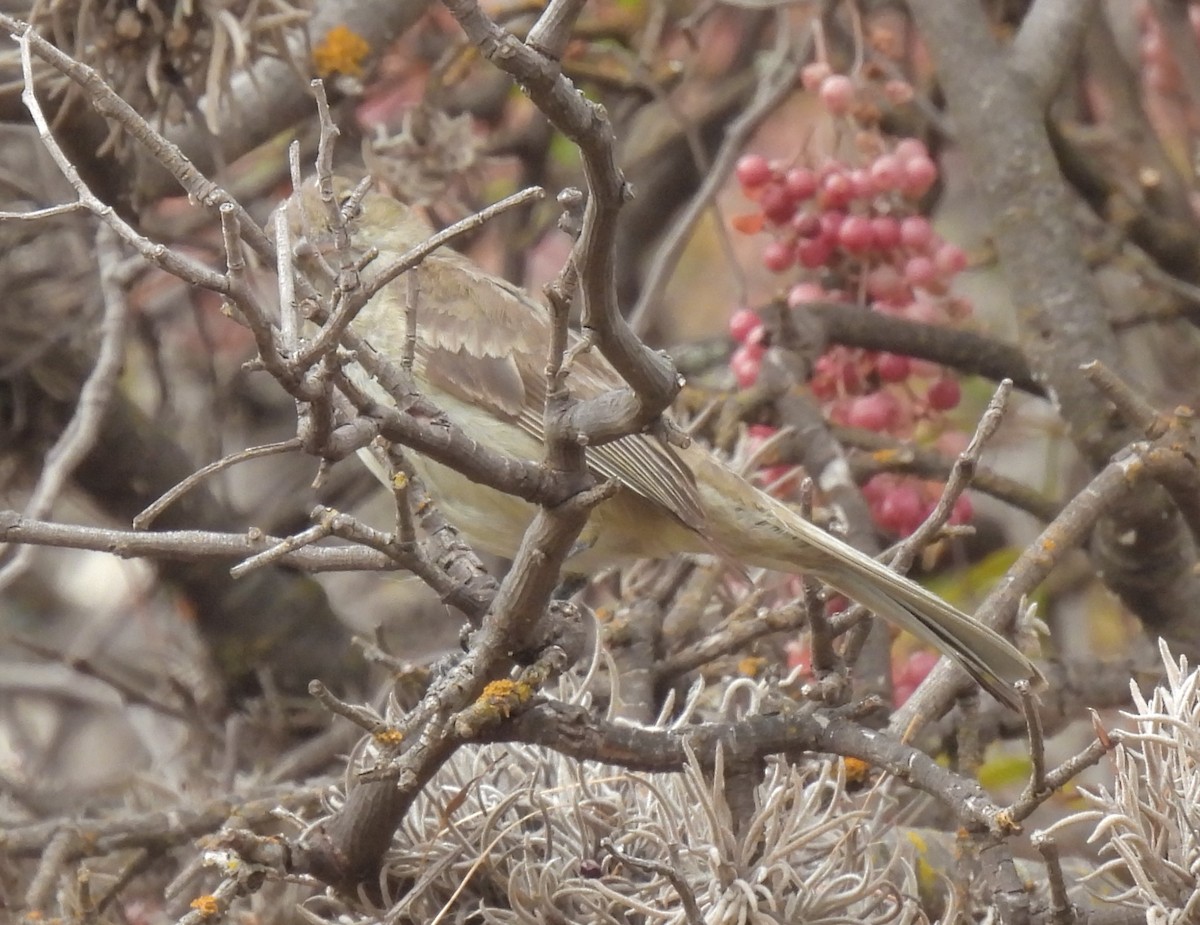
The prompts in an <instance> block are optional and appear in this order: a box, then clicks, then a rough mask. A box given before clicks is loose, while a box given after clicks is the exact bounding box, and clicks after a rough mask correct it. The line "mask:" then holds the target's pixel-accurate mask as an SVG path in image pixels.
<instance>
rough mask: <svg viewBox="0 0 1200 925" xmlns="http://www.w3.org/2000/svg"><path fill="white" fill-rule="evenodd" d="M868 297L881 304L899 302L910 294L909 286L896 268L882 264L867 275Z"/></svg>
mask: <svg viewBox="0 0 1200 925" xmlns="http://www.w3.org/2000/svg"><path fill="white" fill-rule="evenodd" d="M866 285H867V295H869V296H870V297H871V298H872V299H875V300H877V301H880V302H899V301H901V300H903V299H904V298H905V297H906V296H907V295H908V293H909V288H908V284H907V283H906V282H904V277H903V276H901V275H900V271H898V270H897V269H896V268H895V267H893V266H892V265H891V264H888V263H881V264H879V266H877V267H872V268H871V269H870V271H868V273H867V279H866Z"/></svg>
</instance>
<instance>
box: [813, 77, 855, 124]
mask: <svg viewBox="0 0 1200 925" xmlns="http://www.w3.org/2000/svg"><path fill="white" fill-rule="evenodd" d="M817 92H818V94H819V95H820V97H821V102H822V103H824V104H825V108H826V109H828V110H829V111H830V112H831V113H833V114H834V115H835V116H844V115H845V114H846V113H848V112H849V111H850V107H851V106H853V105H854V95H855V90H854V81H853V80H851V79H850V78H849V77H847V76H846V75H845V74H830V75H829V76H828V77H826V78H825V79H824V80H822V81H821V88H820V90H818V91H817Z"/></svg>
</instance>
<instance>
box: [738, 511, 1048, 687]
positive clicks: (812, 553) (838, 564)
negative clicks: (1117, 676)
mask: <svg viewBox="0 0 1200 925" xmlns="http://www.w3.org/2000/svg"><path fill="white" fill-rule="evenodd" d="M766 503H767V505H769V510H768V511H761V509H760V511H761V513H762V514H769V517H767V518H760V519H759V522H758V526H759V527H760V528H762V527H769V528H775V529H779V530H782V531H783V534H784V535H783V536H781V537H778V539H779V540H782V541H783V543H784V544H787V545H782V544H781V543H778V542H776V543H771V544H770V545H772V546H774V549H773V550H772V551H771V553H770V554H769V556H767V557H764V558H769V559H770V560H773V561H770V562H768V561H760V562H759V563H757V564H760V565H764V566H768V567H772V568H776V569H780V568H783V569H787V570H788V571H796V570H799V571H804V572H807V573H808V574H811V575H813V576H815V577H817V578H819V579H821V580H822V581H825V582H826V583H828V584H829V585H830V586H832V587H833V588H835V589H836V590H838V591H840V592H841V593H842V594H845V595H846V596H847V597H849V598H850V599H851V600H854V601H857V602H858V603H860V604H862V605H863V606H864V607H867V608H868V609H869V610H872V611H874V612H875V613H876V614H877V615H879V616H880V617H883V618H884V619H885V620H887V621H889V622H891V623H894V624H895V625H896V626H898V627H900V628H901V629H904V630H907V631H908V632H910V633H912V634H913V635H914V636H916V637H917V638H919V639H921V640H923V641H925V642H927V643H929V644H930V645H932V646H934V647H935V648H936V649H937V650H938V651H939V652H941V653H943V654H944V655H948V656H950V657H951V658H953V659H954V660H955V661H956V662H958V663H959V664H960V665H961V666H962V667H963V668H964V669H965V670H966V672H967V673H968V674H969V675H970V676H971V677H972V678H974V679H975V680H976V681H977V682H978V683H979V685H980V687H982V688H983V689H984V690H986V691H987V692H988V693H989V694H991V695H992V696H993V697H995V698H996V699H997V700H999V701H1000V702H1001V703H1003V704H1006V705H1007V706H1009V707H1012V708H1013V709H1020V705H1021V704H1020V699H1019V698H1018V696H1017V693H1016V691H1015V690H1014V689H1013V685H1014V684H1015V683H1016V682H1017V681H1030V682H1031V683H1032V684H1033V685H1034V686H1035V687H1036V686H1037V685H1039V684H1040V683H1042V681H1043V680H1044V679H1043V678H1042V674H1041V672H1040V671H1038V669H1037V666H1036V665H1034V664H1033V662H1031V661H1030V660H1029V659H1028V658H1026V657H1025V656H1024V655H1023V654H1022V653H1021V652H1020V651H1019V650H1018V649H1017V648H1016V647H1015V646H1013V644H1012V643H1010V642H1009V641H1008V640H1007V639H1005V638H1004V637H1003V636H1001V635H1000V634H999V633H997V632H995V631H994V630H992V629H991V628H989V627H987V626H984V625H983V624H982V623H980V622H978V621H977V620H974V619H972V618H971V617H969V616H968V615H967V614H965V613H963V612H962V611H961V610H959V609H957V608H956V607H953V606H951V605H950V604H948V603H947V602H946V601H944V600H942V599H941V598H940V597H938V596H937V595H936V594H934V593H932V592H931V591H928V590H927V589H925V588H923V587H921V586H920V585H919V584H917V583H916V582H914V581H912V580H911V579H908V578H906V577H904V576H903V575H900V574H899V573H897V572H895V571H893V570H892V569H890V568H888V567H887V566H885V565H883V564H882V563H881V562H879V561H877V560H875V559H873V558H871V557H870V556H868V555H865V554H864V553H862V552H859V551H858V550H857V549H855V548H854V547H853V546H851V545H849V544H848V543H846V542H843V541H842V540H840V539H838V538H837V537H835V536H832V535H831V534H829V533H826V532H825V531H824V530H821V529H820V528H819V527H817V526H816V525H815V524H812V523H810V522H809V521H807V520H805V519H804V518H803V517H801V516H800V515H799V514H798V513H796V512H795V511H794V510H792V509H791V508H789V507H788V506H787V505H785V504H782V503H781V502H778V501H776V500H775V499H774V498H767V499H766ZM769 521H774V523H770V522H769ZM770 532H774V530H771V531H770ZM760 535H761V534H760ZM788 548H790V550H791V553H790V554H787V555H785V554H784V553H785V550H786V549H788ZM764 551H765V550H764Z"/></svg>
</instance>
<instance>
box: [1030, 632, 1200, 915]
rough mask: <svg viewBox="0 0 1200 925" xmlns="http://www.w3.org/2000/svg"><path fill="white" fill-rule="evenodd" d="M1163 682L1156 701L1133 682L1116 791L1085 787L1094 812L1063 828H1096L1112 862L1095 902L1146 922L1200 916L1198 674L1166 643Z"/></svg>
mask: <svg viewBox="0 0 1200 925" xmlns="http://www.w3.org/2000/svg"><path fill="white" fill-rule="evenodd" d="M1159 651H1160V652H1161V655H1162V660H1163V664H1164V665H1165V667H1166V679H1165V682H1164V683H1163V684H1162V685H1161V686H1159V687H1157V688H1155V690H1154V693H1153V694H1152V695H1151V697H1150V699H1149V700H1147V699H1146V698H1145V697H1143V696H1142V693H1141V692H1140V691H1139V690H1138V688H1137V686H1136V684H1135V683H1133V682H1130V689H1131V690H1132V692H1133V701H1134V705H1135V712H1133V713H1130V714H1127V715H1128V716H1129V717H1130V718H1131V719H1132V720H1133V721H1134V725H1133V728H1132V730H1130V731H1128V732H1125V733H1122V738H1121V741H1120V744H1119V745H1118V746H1117V747H1116V749H1115V750H1114V751H1113V753H1112V770H1113V783H1112V788H1111V789H1109V788H1107V787H1102V786H1101V787H1096V788H1094V789H1085V788H1082V787H1081V788H1080V790H1079V792H1080V794H1081V795H1082V796H1083V798H1084V799H1086V800H1087V801H1088V803H1090V804H1091V806H1092V807H1094V808H1092V809H1089V810H1086V811H1084V812H1081V813H1077V814H1075V815H1073V816H1071V817H1069V818H1067V819H1064V820H1062V821H1061V822H1059V823H1057V824H1056V825H1055V826H1053V827H1052V828H1051V829H1050V830H1048V831H1051V832H1052V831H1054V830H1057V829H1059V828H1060V827H1062V826H1066V825H1071V824H1080V823H1083V824H1089V825H1092V826H1094V829H1093V831H1092V834H1091V836H1090V837H1089V841H1091V842H1093V843H1097V842H1098V843H1100V845H1101V848H1100V851H1101V854H1102V856H1107V857H1109V860H1107V861H1106V862H1105V863H1104V864H1102V865H1101V866H1100V867H1099V868H1098V869H1096V870H1095V871H1094V872H1093V873H1092V874H1091V875H1090V876H1089V877H1088V878H1087V883H1088V885H1089V888H1090V890H1091V892H1092V893H1093V894H1094V895H1095V896H1096V898H1097V899H1099V900H1102V901H1104V902H1109V903H1118V904H1121V905H1123V906H1127V907H1130V908H1135V909H1138V910H1144V911H1145V913H1146V916H1147V920H1148V921H1151V920H1153V921H1159V922H1163V923H1167V922H1185V921H1186V922H1191V921H1195V920H1196V917H1197V915H1198V914H1200V671H1191V672H1189V671H1188V664H1187V659H1186V658H1184V657H1181V658H1180V659H1179V660H1178V662H1176V661H1175V659H1174V658H1173V657H1172V655H1171V652H1170V650H1169V649H1168V647H1167V645H1166V643H1165V642H1162V641H1161V640H1160V642H1159Z"/></svg>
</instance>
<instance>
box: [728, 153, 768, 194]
mask: <svg viewBox="0 0 1200 925" xmlns="http://www.w3.org/2000/svg"><path fill="white" fill-rule="evenodd" d="M733 172H734V175H735V176H736V177H737V181H738V183H740V184H741V185H742V187H743V189H756V188H758V187H760V186H763V185H764V184H765V183H766V182H767V181H768V180H770V179H771V165H770V164H768V163H767V159H766V158H765V157H763V156H762V155H761V154H743V155H742V156H741V157H740V158H738V162H737V166H736V167H735V168H734V171H733Z"/></svg>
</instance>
